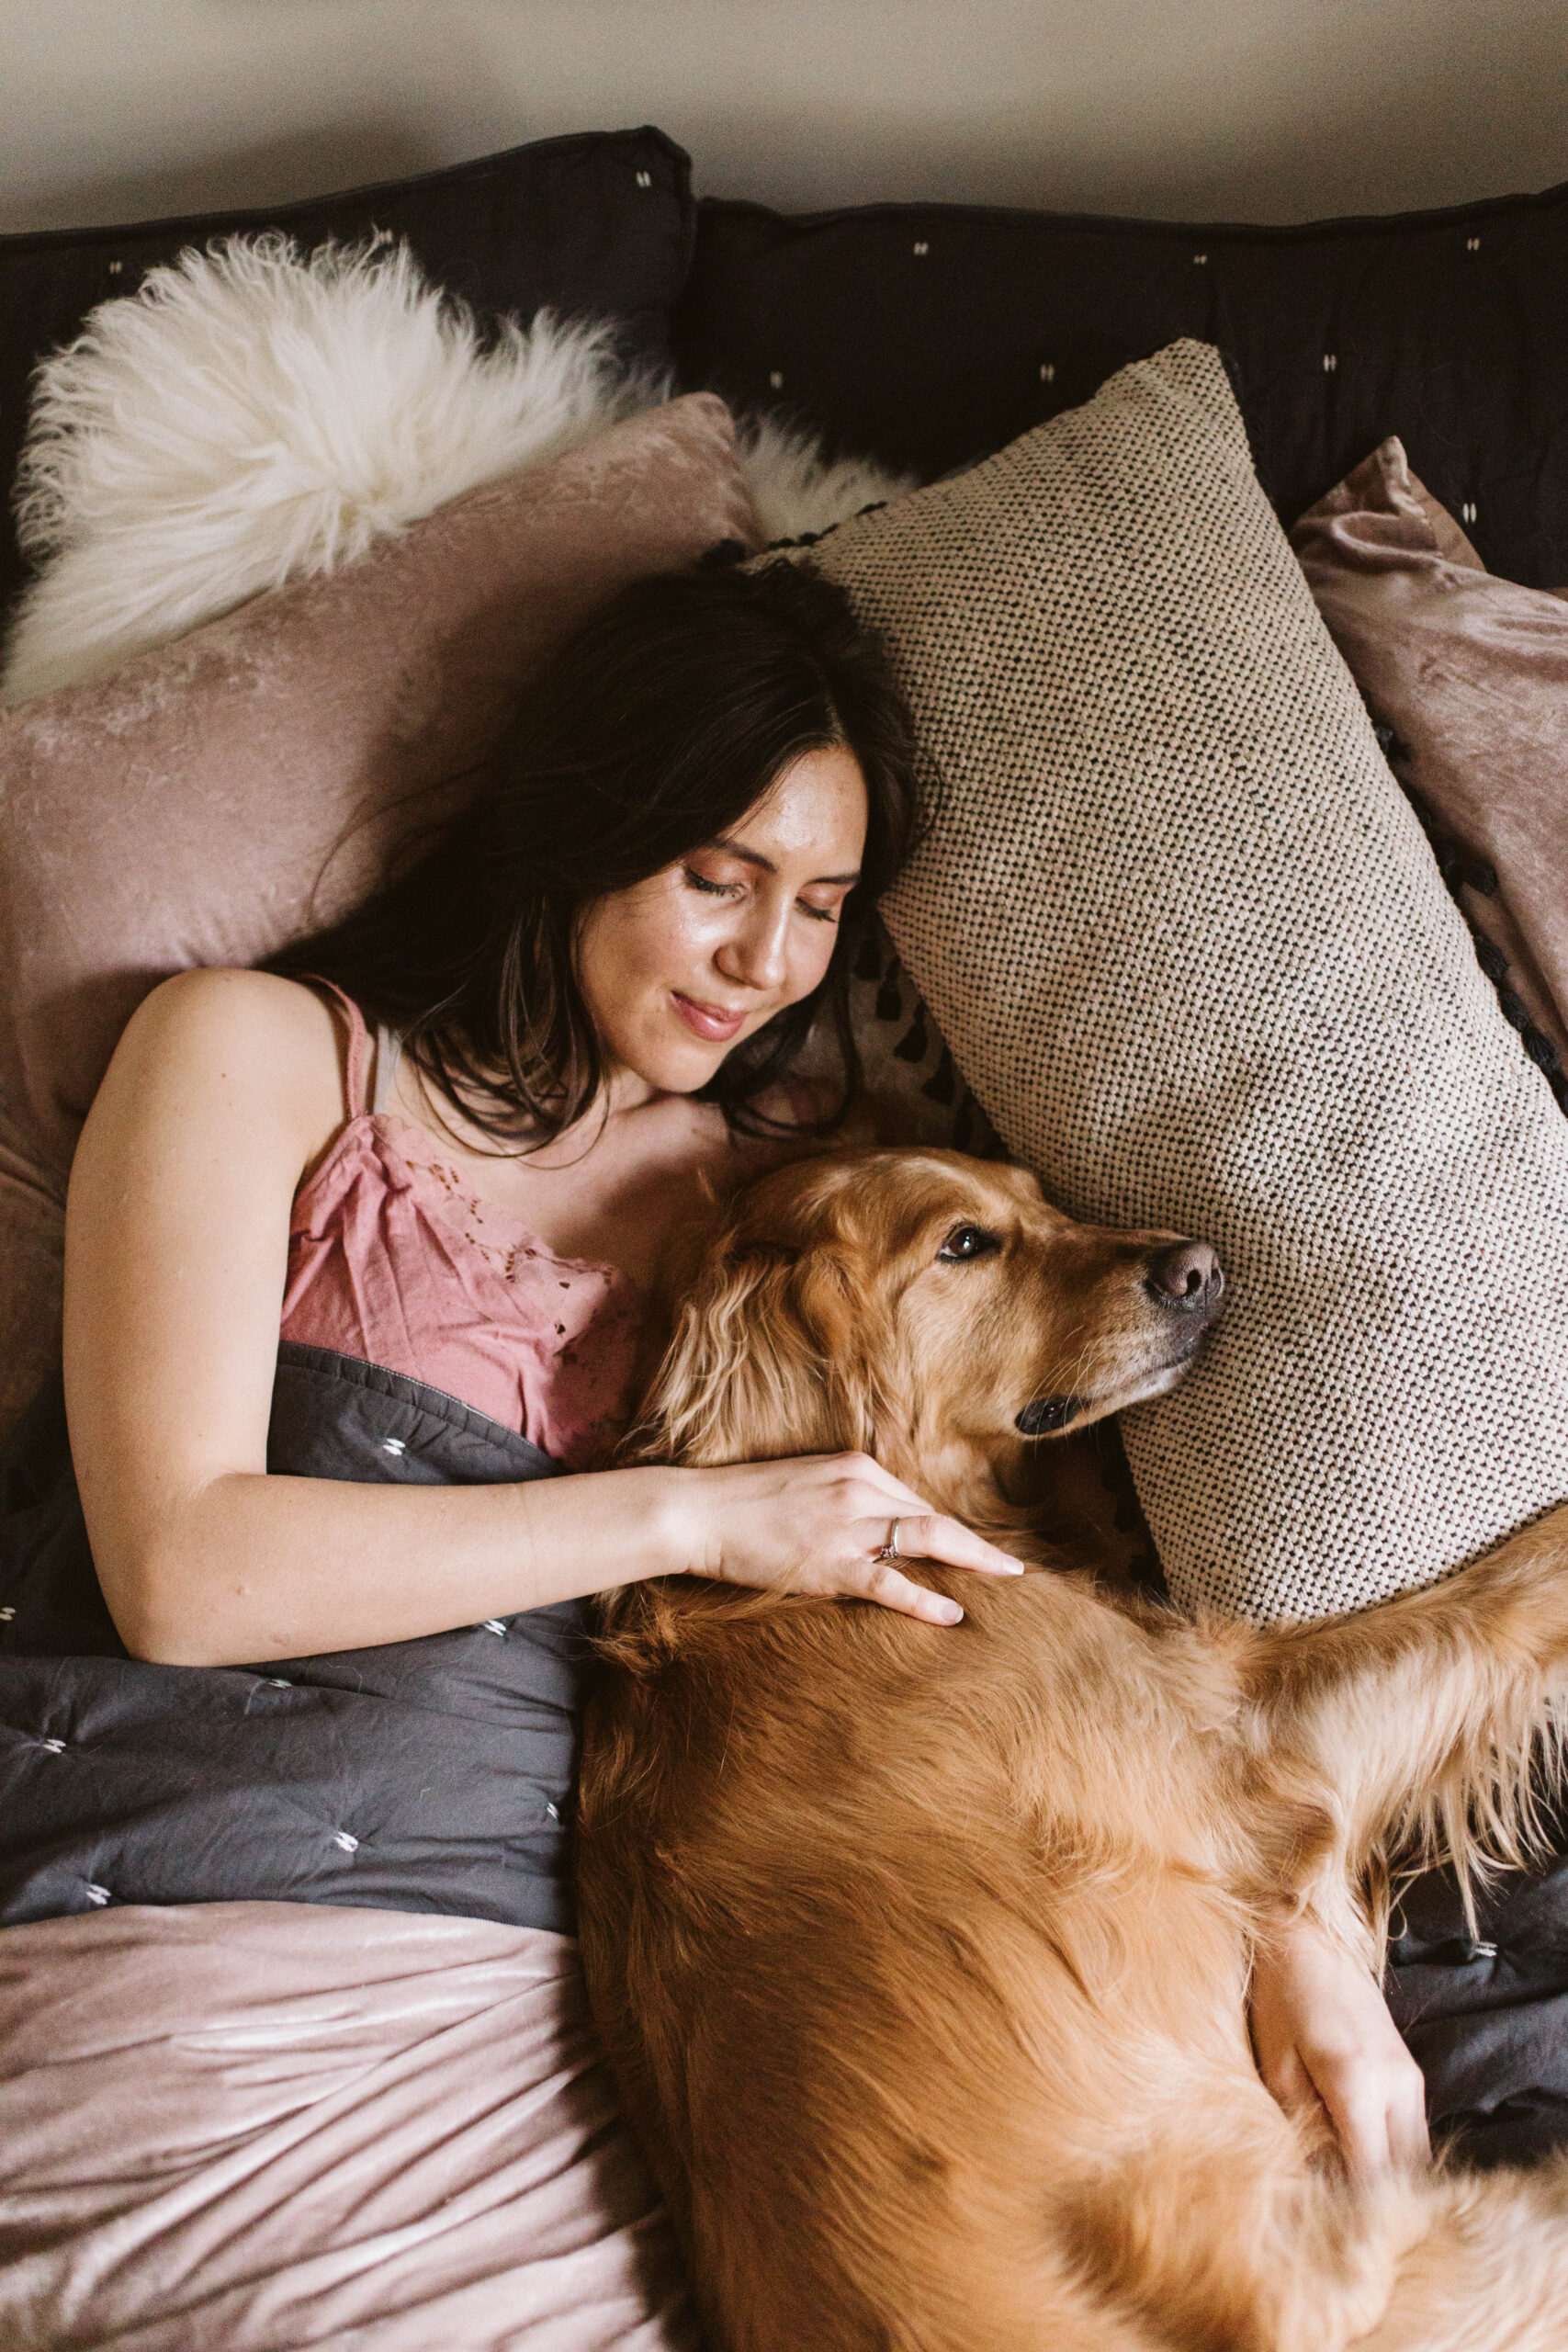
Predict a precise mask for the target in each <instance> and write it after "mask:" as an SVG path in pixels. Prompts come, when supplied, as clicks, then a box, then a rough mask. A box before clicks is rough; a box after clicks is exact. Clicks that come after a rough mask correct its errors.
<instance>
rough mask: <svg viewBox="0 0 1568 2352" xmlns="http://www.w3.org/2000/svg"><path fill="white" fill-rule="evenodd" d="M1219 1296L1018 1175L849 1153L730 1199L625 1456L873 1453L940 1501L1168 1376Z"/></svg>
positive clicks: (1217, 1281)
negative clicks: (1051, 1200) (635, 1450)
mask: <svg viewBox="0 0 1568 2352" xmlns="http://www.w3.org/2000/svg"><path fill="white" fill-rule="evenodd" d="M1223 1290H1224V1276H1223V1275H1222V1273H1221V1272H1220V1266H1219V1261H1218V1259H1217V1258H1216V1257H1215V1255H1214V1252H1213V1250H1212V1249H1210V1247H1209V1246H1208V1244H1207V1243H1206V1242H1202V1241H1193V1240H1189V1239H1185V1238H1182V1237H1181V1236H1180V1235H1178V1234H1173V1233H1123V1232H1116V1231H1112V1230H1111V1229H1109V1228H1107V1227H1099V1226H1085V1225H1078V1224H1076V1223H1075V1222H1074V1221H1073V1219H1072V1218H1071V1217H1068V1216H1063V1214H1062V1213H1061V1211H1060V1210H1059V1209H1054V1208H1052V1207H1050V1206H1049V1205H1048V1204H1047V1203H1046V1202H1045V1200H1044V1199H1043V1196H1042V1194H1041V1191H1040V1187H1039V1185H1038V1184H1037V1183H1036V1182H1035V1180H1034V1179H1033V1177H1032V1176H1030V1175H1028V1174H1026V1173H1025V1172H1024V1170H1021V1169H1018V1168H1004V1167H998V1166H996V1165H994V1164H990V1163H987V1162H984V1161H980V1160H976V1159H965V1158H964V1157H963V1156H962V1155H961V1154H960V1153H958V1152H953V1151H874V1150H846V1151H834V1152H829V1153H825V1154H823V1155H822V1156H821V1157H819V1158H817V1159H807V1160H797V1161H795V1162H794V1163H793V1164H792V1165H790V1166H787V1167H784V1168H781V1169H777V1170H774V1171H773V1173H772V1174H771V1175H768V1176H765V1177H763V1178H761V1180H760V1181H759V1182H757V1183H755V1184H753V1185H751V1186H750V1188H749V1190H748V1191H746V1192H745V1193H742V1194H741V1195H740V1196H739V1199H738V1200H737V1201H736V1203H735V1204H734V1205H733V1207H732V1208H731V1210H730V1212H729V1215H728V1218H727V1221H726V1223H725V1224H724V1226H723V1227H722V1228H721V1229H720V1231H719V1232H718V1233H717V1235H716V1237H715V1238H714V1239H713V1241H712V1244H711V1246H710V1248H709V1250H708V1251H707V1254H706V1256H705V1260H704V1261H703V1262H702V1264H701V1266H700V1268H699V1270H698V1272H697V1273H696V1275H695V1278H694V1283H693V1284H692V1286H691V1288H690V1290H689V1292H688V1294H687V1295H686V1297H685V1299H684V1301H683V1304H682V1307H681V1310H680V1314H679V1317H678V1320H677V1325H676V1329H675V1334H674V1337H673V1340H671V1346H670V1349H669V1351H668V1353H667V1354H666V1356H665V1359H664V1363H663V1365H662V1367H661V1369H660V1374H659V1377H658V1379H657V1381H656V1383H655V1385H654V1388H653V1390H652V1393H651V1395H650V1397H649V1403H648V1408H647V1411H646V1415H645V1424H644V1434H643V1439H642V1444H641V1451H642V1452H643V1453H644V1456H645V1458H646V1457H647V1456H648V1455H649V1454H653V1455H656V1456H657V1457H659V1458H661V1459H664V1460H679V1461H683V1462H688V1463H694V1464H705V1463H706V1464H711V1463H721V1462H735V1461H756V1460H761V1459H764V1458H767V1457H770V1456H775V1455H781V1454H787V1453H830V1452H839V1451H843V1450H860V1451H863V1452H866V1453H874V1454H875V1455H876V1456H877V1457H878V1459H879V1460H881V1461H883V1462H885V1463H886V1464H887V1466H888V1467H889V1468H890V1469H892V1470H894V1471H895V1472H896V1473H897V1475H900V1476H909V1477H911V1478H912V1479H915V1480H916V1481H917V1482H918V1483H919V1486H920V1487H921V1490H922V1491H924V1492H926V1493H929V1494H931V1495H932V1496H933V1498H934V1496H935V1494H936V1493H937V1492H938V1491H939V1490H940V1491H942V1492H944V1493H946V1494H949V1495H952V1496H954V1497H956V1496H957V1495H958V1494H959V1493H961V1492H963V1491H965V1490H967V1488H968V1487H970V1485H971V1484H972V1482H973V1479H974V1477H975V1476H976V1474H977V1473H979V1472H981V1471H982V1468H983V1470H984V1473H985V1474H986V1475H987V1476H989V1477H990V1478H991V1479H992V1481H993V1482H994V1483H995V1484H996V1485H998V1486H1000V1487H1002V1488H1003V1489H1004V1491H1006V1490H1008V1489H1009V1488H1010V1484H1011V1479H1010V1471H1011V1469H1012V1468H1013V1466H1014V1465H1015V1464H1016V1463H1017V1460H1018V1457H1019V1455H1020V1454H1021V1453H1023V1452H1025V1451H1027V1449H1028V1448H1029V1447H1030V1446H1031V1445H1032V1442H1035V1441H1037V1440H1040V1439H1049V1438H1051V1437H1053V1436H1055V1435H1056V1434H1057V1433H1058V1432H1059V1431H1061V1430H1067V1429H1075V1428H1081V1427H1083V1426H1084V1425H1085V1424H1086V1423H1088V1422H1089V1421H1093V1420H1098V1419H1100V1417H1101V1416H1102V1415H1103V1414H1106V1413H1112V1412H1115V1411H1117V1410H1118V1409H1119V1408H1122V1406H1124V1405H1132V1404H1136V1403H1139V1402H1141V1401H1142V1400H1143V1399H1144V1398H1145V1397H1158V1396H1162V1395H1163V1394H1164V1393H1165V1391H1166V1390H1167V1389H1168V1388H1170V1387H1173V1386H1174V1385H1175V1384H1176V1382H1177V1381H1178V1380H1179V1378H1180V1377H1181V1374H1182V1373H1183V1372H1184V1371H1185V1370H1186V1369H1187V1367H1188V1365H1189V1364H1190V1363H1191V1362H1192V1359H1193V1357H1194V1355H1195V1354H1196V1352H1197V1351H1198V1349H1199V1348H1200V1347H1201V1343H1202V1340H1203V1336H1204V1334H1205V1332H1206V1331H1207V1330H1208V1329H1209V1327H1210V1325H1211V1324H1212V1322H1213V1318H1214V1315H1215V1313H1216V1311H1217V1309H1218V1307H1219V1304H1220V1298H1221V1294H1222V1292H1223Z"/></svg>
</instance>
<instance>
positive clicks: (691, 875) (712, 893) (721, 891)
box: [684, 865, 746, 899]
mask: <svg viewBox="0 0 1568 2352" xmlns="http://www.w3.org/2000/svg"><path fill="white" fill-rule="evenodd" d="M684 871H685V876H686V879H687V881H688V882H689V883H690V884H691V886H692V888H693V889H694V890H705V891H706V892H707V893H708V895H709V897H710V898H714V899H729V898H735V897H738V896H739V893H740V892H741V891H742V890H744V888H746V885H745V883H744V882H710V881H709V880H708V878H707V876H706V875H705V874H698V873H696V872H695V871H694V869H693V868H692V867H691V866H689V865H688V866H687V867H686V868H685V869H684Z"/></svg>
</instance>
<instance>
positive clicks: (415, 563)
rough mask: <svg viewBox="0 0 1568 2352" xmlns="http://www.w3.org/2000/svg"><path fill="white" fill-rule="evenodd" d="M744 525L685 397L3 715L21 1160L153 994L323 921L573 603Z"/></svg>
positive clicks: (75, 1115) (49, 1159)
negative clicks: (24, 1133) (27, 1137)
mask: <svg viewBox="0 0 1568 2352" xmlns="http://www.w3.org/2000/svg"><path fill="white" fill-rule="evenodd" d="M755 537H756V533H755V525H754V521H753V518H752V513H751V507H750V500H749V498H748V496H747V493H746V490H745V487H744V484H743V482H742V480H741V476H740V472H739V466H738V464H737V459H736V451H735V435H734V428H733V425H732V424H731V420H730V416H729V412H728V409H727V408H726V407H725V406H724V404H723V402H722V401H718V400H716V399H715V398H714V397H713V396H712V395H711V394H707V393H694V394H692V395H690V396H689V397H687V398H686V399H683V400H679V401H672V402H671V404H670V405H669V406H668V407H665V408H661V409H656V410H653V411H651V412H649V413H647V414H645V415H642V416H638V417H635V418H633V419H631V420H630V421H629V422H628V423H626V424H620V425H616V426H615V427H614V428H613V429H612V430H611V431H609V432H607V433H604V434H603V435H600V437H599V438H598V439H597V440H594V441H591V442H588V443H585V444H584V445H582V446H581V447H578V448H574V449H570V450H568V451H567V452H565V453H564V454H563V455H562V456H560V457H558V458H552V459H550V460H548V461H547V462H545V463H543V464H540V465H537V466H534V467H530V468H529V469H527V470H526V471H525V472H523V473H520V474H515V475H512V476H510V477H508V478H507V479H506V480H504V481H496V482H492V483H490V484H487V485H486V486H485V487H484V488H483V489H481V490H478V491H474V492H470V493H469V494H468V496H466V497H464V498H461V499H456V500H454V501H453V502H452V503H450V504H449V505H447V506H445V507H442V508H440V509H438V510H437V511H436V512H435V513H434V514H433V515H427V516H426V517H425V518H424V519H423V521H422V522H419V523H416V524H414V525H413V526H412V527H411V528H410V529H409V530H408V531H406V532H405V533H404V534H403V535H402V537H400V538H396V539H387V540H383V541H381V542H380V543H379V544H378V546H377V547H376V548H373V549H372V551H371V552H370V553H369V554H368V555H367V556H366V557H365V558H364V559H363V560H361V561H360V562H357V563H355V564H354V565H352V566H350V567H348V568H347V569H345V570H344V571H340V572H337V573H335V574H333V575H332V576H331V577H328V578H324V579H313V580H305V581H299V582H294V583H292V584H291V585H290V586H288V587H286V588H283V589H280V590H278V591H276V593H274V594H268V595H265V596H259V597H257V598H255V599H254V601H253V602H252V603H251V604H249V605H243V606H242V607H241V608H240V609H239V610H238V611H237V612H233V613H230V614H226V615H225V616H223V617H222V618H221V619H220V620H216V621H212V622H209V624H208V625H207V626H206V627H205V628H200V629H197V630H195V631H193V632H192V633H191V634H190V635H189V636H188V637H185V638H182V639H179V640H177V642H175V644H173V645H169V646H165V647H164V648H163V649H162V650H160V651H158V652H156V653H151V654H148V655H146V656H144V657H143V658H142V659H141V660H139V661H136V662H131V663H130V664H129V665H128V666H127V667H126V668H125V669H123V670H120V671H118V672H117V673H115V674H114V675H113V676H112V677H109V678H107V679H103V680H100V681H98V682H97V683H96V684H91V685H85V686H77V687H67V688H63V689H62V690H61V691H60V692H59V693H57V694H53V695H40V696H39V697H38V698H36V699H35V700H32V701H29V702H27V703H23V704H19V705H17V706H15V707H11V708H9V709H7V710H5V711H4V712H0V1092H3V1093H4V1094H6V1095H8V1096H9V1099H10V1102H11V1103H12V1106H13V1108H14V1111H15V1113H16V1114H17V1119H18V1120H19V1122H20V1123H21V1125H22V1127H23V1128H24V1130H30V1133H31V1138H32V1139H33V1140H34V1141H36V1143H37V1145H38V1147H39V1157H40V1159H41V1161H42V1163H43V1164H44V1166H45V1167H46V1169H47V1168H52V1169H54V1170H64V1169H65V1168H67V1167H68V1166H69V1164H70V1159H71V1154H72V1151H73V1148H74V1145H75V1140H76V1135H77V1132H78V1129H79V1128H80V1125H81V1122H82V1119H83V1117H84V1116H85V1113H86V1110H87V1107H88V1105H89V1103H91V1101H92V1099H93V1095H94V1092H95V1091H96V1087H97V1084H98V1081H99V1080H100V1079H101V1078H102V1076H103V1073H104V1069H105V1067H106V1065H107V1061H108V1058H109V1056H110V1055H111V1053H112V1052H113V1050H114V1046H115V1044H116V1041H117V1039H118V1036H119V1033H120V1031H121V1029H122V1028H123V1027H124V1025H125V1023H126V1022H127V1021H128V1020H129V1019H130V1014H131V1013H132V1012H134V1010H135V1008H136V1006H137V1005H138V1003H140V1001H141V998H142V997H143V996H144V995H145V994H146V993H147V991H148V989H151V988H152V987H153V986H154V984H155V983H156V982H157V981H158V980H160V979H162V978H165V977H166V976H167V975H168V974H169V973H171V972H174V971H177V970H181V969H183V968H186V967H189V966H193V965H246V964H253V963H254V962H256V961H257V960H258V959H259V958H261V957H262V956H267V955H270V954H272V953H273V952H274V951H275V950H276V949H277V948H278V947H281V946H282V945H284V944H285V943H286V942H288V940H290V939H293V938H297V937H299V936H300V935H301V934H302V933H305V932H307V931H309V930H311V929H314V928H315V927H317V926H318V925H319V924H321V923H322V922H330V921H332V920H333V919H334V918H335V917H336V916H337V915H338V914H340V913H342V912H344V910H346V909H347V908H348V907H349V906H351V905H352V904H353V903H354V902H355V900H356V899H359V898H362V897H363V896H364V895H365V893H366V891H367V889H368V888H369V887H370V886H371V885H372V884H373V883H374V881H375V880H376V878H377V876H378V874H379V873H380V872H381V870H382V869H383V867H384V865H385V861H386V859H387V857H388V855H389V852H390V851H391V850H392V849H393V848H394V847H395V845H396V843H397V842H398V840H399V839H400V837H401V836H402V835H403V834H404V833H405V831H406V830H407V828H408V827H409V825H410V823H411V822H412V821H416V820H419V819H421V818H423V816H425V815H426V814H427V813H428V811H429V809H430V808H431V806H432V799H431V794H432V791H433V790H434V788H435V787H438V786H443V785H444V784H446V782H447V780H449V779H460V778H461V777H462V776H463V775H464V774H465V773H466V772H468V771H471V769H472V768H473V766H474V764H475V763H476V762H477V761H478V760H479V759H480V758H481V757H482V755H483V754H484V752H485V751H486V750H487V748H488V747H489V746H490V745H491V743H492V742H493V741H494V740H495V738H496V736H497V734H498V732H499V730H500V729H501V728H502V726H503V724H504V723H505V720H506V718H507V717H508V715H509V713H510V711H511V710H512V709H513V707H514V703H515V700H516V697H517V695H518V691H519V688H520V686H521V685H522V684H523V683H524V681H525V679H526V678H527V676H528V675H529V674H530V673H532V672H533V671H535V670H536V668H537V667H538V666H539V664H540V663H541V662H542V661H543V660H544V659H545V658H546V657H547V655H548V654H549V653H550V652H551V651H552V650H554V649H555V648H556V647H557V646H558V644H559V643H560V642H561V641H562V640H563V639H565V638H566V637H567V636H569V635H570V632H571V631H572V630H573V629H574V628H577V627H578V625H579V624H580V623H581V621H582V620H584V619H585V618H586V617H587V616H588V615H589V614H590V613H591V612H592V610H593V608H594V607H595V606H596V605H599V604H601V603H603V602H604V599H605V598H606V597H607V596H609V595H611V594H614V593H615V590H617V589H618V588H620V587H621V586H622V585H624V584H625V583H626V582H629V581H632V580H635V579H640V578H644V577H647V576H648V575H649V574H651V573H654V572H659V571H673V570H677V569H679V568H681V567H682V566H684V565H687V564H690V563H692V562H694V561H695V560H697V559H698V558H699V557H700V556H701V555H702V554H703V553H704V552H705V550H706V549H707V548H711V547H712V546H714V545H715V544H716V542H718V541H721V540H727V539H728V540H730V541H736V540H739V541H740V542H742V543H743V544H746V545H749V546H750V545H754V544H755ZM457 789H459V790H460V789H461V786H460V783H459V784H458V786H457ZM437 805H440V804H439V803H437Z"/></svg>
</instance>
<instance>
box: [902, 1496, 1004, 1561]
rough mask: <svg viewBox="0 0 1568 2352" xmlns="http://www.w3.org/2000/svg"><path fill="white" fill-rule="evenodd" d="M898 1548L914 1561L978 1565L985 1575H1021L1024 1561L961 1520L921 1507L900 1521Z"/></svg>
mask: <svg viewBox="0 0 1568 2352" xmlns="http://www.w3.org/2000/svg"><path fill="white" fill-rule="evenodd" d="M898 1549H899V1551H900V1552H903V1553H905V1554H907V1555H908V1557H909V1558H910V1559H912V1560H941V1561H942V1564H943V1566H946V1567H950V1568H975V1569H977V1570H978V1571H979V1573H980V1574H981V1575H982V1576H990V1577H1020V1576H1021V1575H1022V1574H1023V1562H1022V1561H1021V1560H1015V1559H1014V1558H1013V1556H1012V1555H1011V1553H1010V1552H1003V1551H1000V1550H998V1547H997V1545H996V1544H987V1541H986V1539H985V1537H984V1536H983V1535H976V1532H975V1531H974V1529H973V1528H972V1527H965V1526H964V1523H963V1521H961V1520H956V1519H945V1518H943V1517H942V1513H941V1512H940V1511H932V1510H922V1511H920V1512H919V1513H918V1514H916V1515H914V1516H911V1517H908V1518H903V1519H900V1520H899V1521H898Z"/></svg>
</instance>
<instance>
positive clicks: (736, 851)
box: [707, 835, 860, 890]
mask: <svg viewBox="0 0 1568 2352" xmlns="http://www.w3.org/2000/svg"><path fill="white" fill-rule="evenodd" d="M707 846H708V848H709V849H721V850H722V851H723V852H724V854H725V855H726V857H739V858H741V859H743V860H744V862H745V863H746V865H755V866H757V867H759V868H760V869H761V872H762V873H764V874H776V873H777V872H778V870H779V869H778V867H777V866H776V865H774V864H773V859H772V858H771V857H764V856H763V855H762V853H761V850H756V849H742V848H741V846H740V843H739V842H728V841H726V840H725V839H724V838H723V836H722V835H716V836H715V838H714V839H713V840H712V841H711V842H708V844H707ZM859 880H860V868H859V866H858V865H857V866H856V868H855V870H854V872H853V873H852V874H814V875H813V876H812V877H811V879H810V881H809V882H807V883H805V884H804V885H803V886H802V887H803V888H806V889H807V890H816V889H820V888H823V887H824V886H829V885H830V886H831V887H832V888H838V886H839V885H840V883H845V882H847V883H855V882H858V881H859Z"/></svg>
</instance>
